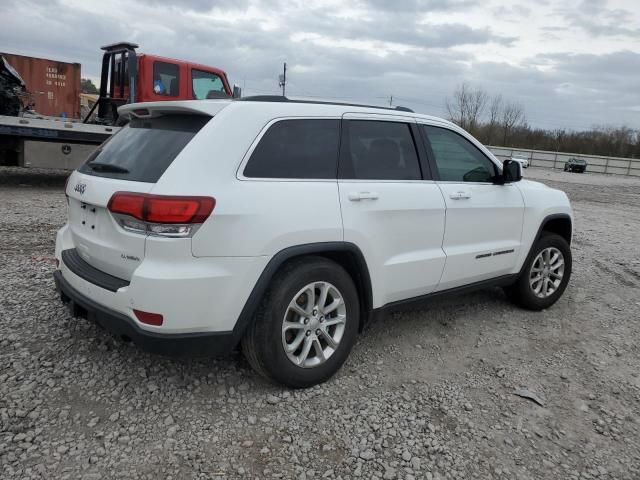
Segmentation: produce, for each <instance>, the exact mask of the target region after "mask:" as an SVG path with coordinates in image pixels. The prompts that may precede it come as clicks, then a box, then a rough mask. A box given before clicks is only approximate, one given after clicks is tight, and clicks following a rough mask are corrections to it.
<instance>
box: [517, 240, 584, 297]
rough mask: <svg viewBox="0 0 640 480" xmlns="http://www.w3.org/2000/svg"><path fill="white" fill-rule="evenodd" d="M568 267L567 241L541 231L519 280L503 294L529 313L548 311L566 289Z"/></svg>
mask: <svg viewBox="0 0 640 480" xmlns="http://www.w3.org/2000/svg"><path fill="white" fill-rule="evenodd" d="M571 267H572V258H571V249H570V248H569V244H568V243H567V241H566V240H565V239H564V238H562V237H561V236H560V235H557V234H555V233H549V232H543V235H542V237H540V239H539V240H538V241H537V242H536V244H535V245H534V246H533V249H532V252H531V255H529V258H528V259H527V263H526V264H525V266H524V268H523V270H522V273H521V274H520V277H519V278H518V280H517V281H516V283H514V284H513V285H512V286H510V287H508V288H506V289H505V292H506V293H507V296H508V297H509V298H510V299H511V300H512V301H513V302H514V303H516V304H518V305H520V306H521V307H524V308H527V309H529V310H542V309H544V308H548V307H550V306H551V305H553V304H554V303H556V302H557V301H558V299H559V298H560V297H561V296H562V293H563V292H564V290H565V288H567V283H569V278H570V277H571Z"/></svg>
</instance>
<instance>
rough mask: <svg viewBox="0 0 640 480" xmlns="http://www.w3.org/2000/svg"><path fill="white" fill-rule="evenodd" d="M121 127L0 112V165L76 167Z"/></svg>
mask: <svg viewBox="0 0 640 480" xmlns="http://www.w3.org/2000/svg"><path fill="white" fill-rule="evenodd" d="M118 130H120V127H116V126H112V125H94V124H89V123H82V122H72V121H68V120H64V119H57V118H30V117H9V116H3V115H0V165H5V166H18V167H30V168H55V169H62V170H73V169H75V168H76V167H77V166H78V165H80V164H81V163H82V162H83V161H84V160H86V158H87V157H88V156H89V155H90V154H91V153H92V152H93V151H94V150H95V149H96V147H97V146H98V145H100V144H101V143H102V142H104V141H105V140H107V139H108V138H109V137H110V136H111V135H113V134H114V133H116V132H117V131H118Z"/></svg>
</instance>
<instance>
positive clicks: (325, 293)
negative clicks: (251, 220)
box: [242, 257, 360, 388]
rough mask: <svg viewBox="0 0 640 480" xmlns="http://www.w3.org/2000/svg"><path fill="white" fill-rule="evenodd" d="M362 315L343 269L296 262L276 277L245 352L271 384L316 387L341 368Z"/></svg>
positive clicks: (320, 261) (316, 260)
mask: <svg viewBox="0 0 640 480" xmlns="http://www.w3.org/2000/svg"><path fill="white" fill-rule="evenodd" d="M359 316H360V309H359V303H358V294H357V291H356V288H355V286H354V284H353V281H352V280H351V277H350V276H349V274H348V273H347V272H346V271H345V270H344V269H343V268H342V267H341V266H340V265H338V264H336V263H335V262H332V261H330V260H327V259H324V258H321V257H306V258H302V259H299V260H294V261H293V262H291V263H289V264H288V265H286V266H285V267H284V268H283V269H282V270H281V271H280V272H278V274H276V276H275V277H274V278H273V280H272V283H271V286H270V287H269V289H268V291H267V293H266V294H265V297H264V299H263V301H262V303H261V305H260V307H259V311H258V313H257V315H256V318H255V319H254V322H253V324H252V325H251V326H250V327H249V330H248V332H247V333H246V335H245V337H244V338H243V340H242V350H243V353H244V355H245V357H246V358H247V360H248V361H249V363H250V364H251V366H252V367H253V368H254V370H256V371H257V372H258V373H259V374H261V375H262V376H264V377H266V378H268V379H269V380H271V381H274V382H277V383H281V384H284V385H287V386H289V387H293V388H304V387H310V386H313V385H316V384H319V383H322V382H324V381H326V380H328V379H329V378H330V377H331V376H333V375H334V374H335V373H336V372H337V371H338V370H339V369H340V367H341V366H342V364H343V363H344V361H345V360H346V358H347V356H348V355H349V352H350V351H351V348H352V347H353V344H354V343H355V339H356V335H357V332H358V323H359Z"/></svg>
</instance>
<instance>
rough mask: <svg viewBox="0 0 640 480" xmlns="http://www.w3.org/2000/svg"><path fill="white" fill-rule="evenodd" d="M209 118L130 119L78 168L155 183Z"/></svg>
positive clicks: (110, 176) (164, 117)
mask: <svg viewBox="0 0 640 480" xmlns="http://www.w3.org/2000/svg"><path fill="white" fill-rule="evenodd" d="M210 119H211V117H209V116H205V115H165V116H162V117H156V118H133V119H131V121H130V122H129V123H128V124H127V125H126V126H124V127H122V129H121V130H120V131H119V132H118V133H116V134H115V135H113V136H112V137H111V138H110V139H109V140H107V141H106V142H105V143H103V144H102V145H101V146H100V147H98V149H96V151H95V152H93V154H91V156H90V157H89V159H88V160H87V161H86V162H85V163H84V164H83V165H82V166H81V167H80V168H79V169H78V171H80V172H81V173H86V174H87V175H95V176H98V177H107V178H118V179H122V180H132V181H137V182H151V183H155V182H157V181H158V179H159V178H160V177H161V176H162V174H163V173H164V172H165V170H166V169H167V168H168V167H169V165H171V163H172V162H173V160H174V159H175V158H176V157H177V156H178V154H179V153H180V152H181V151H182V149H183V148H184V147H185V146H186V145H187V144H188V143H189V142H190V141H191V139H192V138H193V137H194V136H195V135H196V134H197V133H198V132H199V131H200V129H201V128H202V127H203V126H204V125H205V124H206V123H207V122H208V121H209V120H210Z"/></svg>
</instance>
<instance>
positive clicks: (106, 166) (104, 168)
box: [87, 162, 129, 173]
mask: <svg viewBox="0 0 640 480" xmlns="http://www.w3.org/2000/svg"><path fill="white" fill-rule="evenodd" d="M87 165H89V167H90V168H91V169H92V170H96V171H98V172H113V173H129V170H127V169H126V168H124V167H119V166H118V165H114V164H113V163H103V162H89V163H87Z"/></svg>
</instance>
